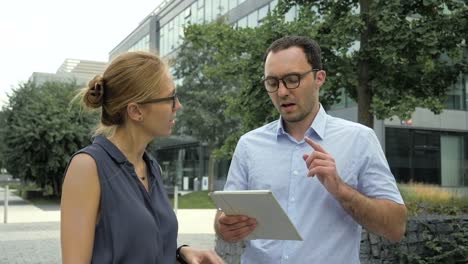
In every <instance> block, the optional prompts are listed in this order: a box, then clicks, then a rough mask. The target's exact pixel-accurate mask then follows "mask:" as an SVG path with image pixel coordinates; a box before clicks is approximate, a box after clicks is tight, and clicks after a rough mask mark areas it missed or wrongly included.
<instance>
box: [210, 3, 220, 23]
mask: <svg viewBox="0 0 468 264" xmlns="http://www.w3.org/2000/svg"><path fill="white" fill-rule="evenodd" d="M212 5H213V20H215V19H216V18H218V17H219V16H220V15H221V14H222V11H221V1H220V0H213V3H212Z"/></svg>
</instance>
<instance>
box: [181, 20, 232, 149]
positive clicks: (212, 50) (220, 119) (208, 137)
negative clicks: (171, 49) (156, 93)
mask: <svg viewBox="0 0 468 264" xmlns="http://www.w3.org/2000/svg"><path fill="white" fill-rule="evenodd" d="M185 36H186V41H185V42H184V43H183V44H182V46H181V48H180V51H179V54H178V58H177V63H176V64H175V65H174V74H175V77H176V78H178V79H181V81H182V82H181V84H180V85H179V86H178V89H177V93H178V95H179V97H180V98H181V101H182V104H183V110H182V111H181V112H180V114H179V115H178V118H177V119H178V122H177V126H176V133H179V134H185V135H192V136H194V137H196V138H197V139H199V140H200V141H201V142H204V143H207V145H208V148H209V149H210V150H212V149H214V148H219V147H220V146H221V145H222V144H223V142H224V139H225V138H226V137H227V136H228V135H230V134H232V133H234V132H235V131H236V130H237V129H238V128H239V121H238V119H237V118H235V117H230V116H228V115H226V114H225V111H224V110H225V109H226V108H227V103H228V102H227V100H228V98H230V97H233V96H235V87H236V86H237V85H238V83H239V81H238V80H237V78H235V74H234V72H233V71H232V70H230V69H227V68H226V65H227V64H229V63H228V62H224V65H220V64H221V63H220V61H221V60H222V59H223V58H222V57H223V55H224V53H223V50H221V49H219V48H220V47H222V48H223V49H229V47H230V43H231V42H232V41H231V40H233V39H236V40H238V39H239V34H238V32H236V31H233V30H232V29H231V28H230V27H229V26H228V25H226V24H224V23H223V22H215V23H211V24H209V25H206V26H200V25H192V26H190V27H189V29H187V30H186V31H185ZM234 42H237V41H234ZM224 59H225V60H226V61H229V59H230V58H224ZM218 67H222V69H218ZM226 72H227V73H226Z"/></svg>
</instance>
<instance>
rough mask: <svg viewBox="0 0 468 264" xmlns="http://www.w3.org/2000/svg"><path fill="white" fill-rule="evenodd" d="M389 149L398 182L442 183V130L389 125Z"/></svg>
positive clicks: (386, 132) (386, 145)
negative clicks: (391, 126)
mask: <svg viewBox="0 0 468 264" xmlns="http://www.w3.org/2000/svg"><path fill="white" fill-rule="evenodd" d="M385 151H386V155H387V159H388V163H389V166H390V169H391V170H392V172H393V174H394V176H395V178H396V179H397V180H398V181H402V182H409V181H414V182H422V183H430V184H441V180H440V173H441V170H440V164H441V150H440V132H437V131H428V130H412V129H406V128H390V127H387V128H386V129H385Z"/></svg>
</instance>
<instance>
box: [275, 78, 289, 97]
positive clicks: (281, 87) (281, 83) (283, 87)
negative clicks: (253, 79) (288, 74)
mask: <svg viewBox="0 0 468 264" xmlns="http://www.w3.org/2000/svg"><path fill="white" fill-rule="evenodd" d="M277 92H278V96H279V97H284V96H286V95H288V94H289V89H288V88H286V84H284V81H283V80H281V81H279V83H278V91H277Z"/></svg>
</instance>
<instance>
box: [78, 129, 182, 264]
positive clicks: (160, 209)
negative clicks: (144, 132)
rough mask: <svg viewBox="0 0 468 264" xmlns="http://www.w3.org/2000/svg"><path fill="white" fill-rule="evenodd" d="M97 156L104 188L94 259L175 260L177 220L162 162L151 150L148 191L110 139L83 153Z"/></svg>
mask: <svg viewBox="0 0 468 264" xmlns="http://www.w3.org/2000/svg"><path fill="white" fill-rule="evenodd" d="M78 153H86V154H88V155H90V156H91V157H93V158H94V160H95V161H96V165H97V170H98V174H99V181H100V186H101V201H100V207H99V210H100V218H99V221H98V224H97V225H96V231H95V237H94V248H93V258H92V263H100V264H101V263H132V264H133V263H163V264H166V263H175V262H176V249H177V229H178V224H177V218H176V216H175V214H174V211H173V210H172V207H171V205H170V203H169V199H168V197H167V194H166V191H165V190H164V185H163V182H162V178H161V174H160V169H159V168H160V167H159V165H158V163H157V162H156V161H155V160H154V159H153V158H152V157H150V156H149V155H148V154H147V153H145V154H144V156H143V158H144V160H145V162H146V165H147V168H148V183H149V188H148V189H149V191H146V189H145V187H144V186H143V184H142V183H141V182H140V180H139V179H138V176H137V175H136V173H135V169H134V167H133V165H132V164H131V163H130V162H129V161H128V160H127V158H126V157H125V156H124V155H123V154H122V152H120V150H119V149H118V148H117V147H116V146H115V145H114V144H113V143H112V142H110V141H109V140H108V139H107V138H105V137H103V136H97V137H96V138H95V139H94V141H93V144H92V145H89V146H87V147H86V148H84V149H82V150H80V151H78V152H77V153H75V155H76V154H78Z"/></svg>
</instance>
